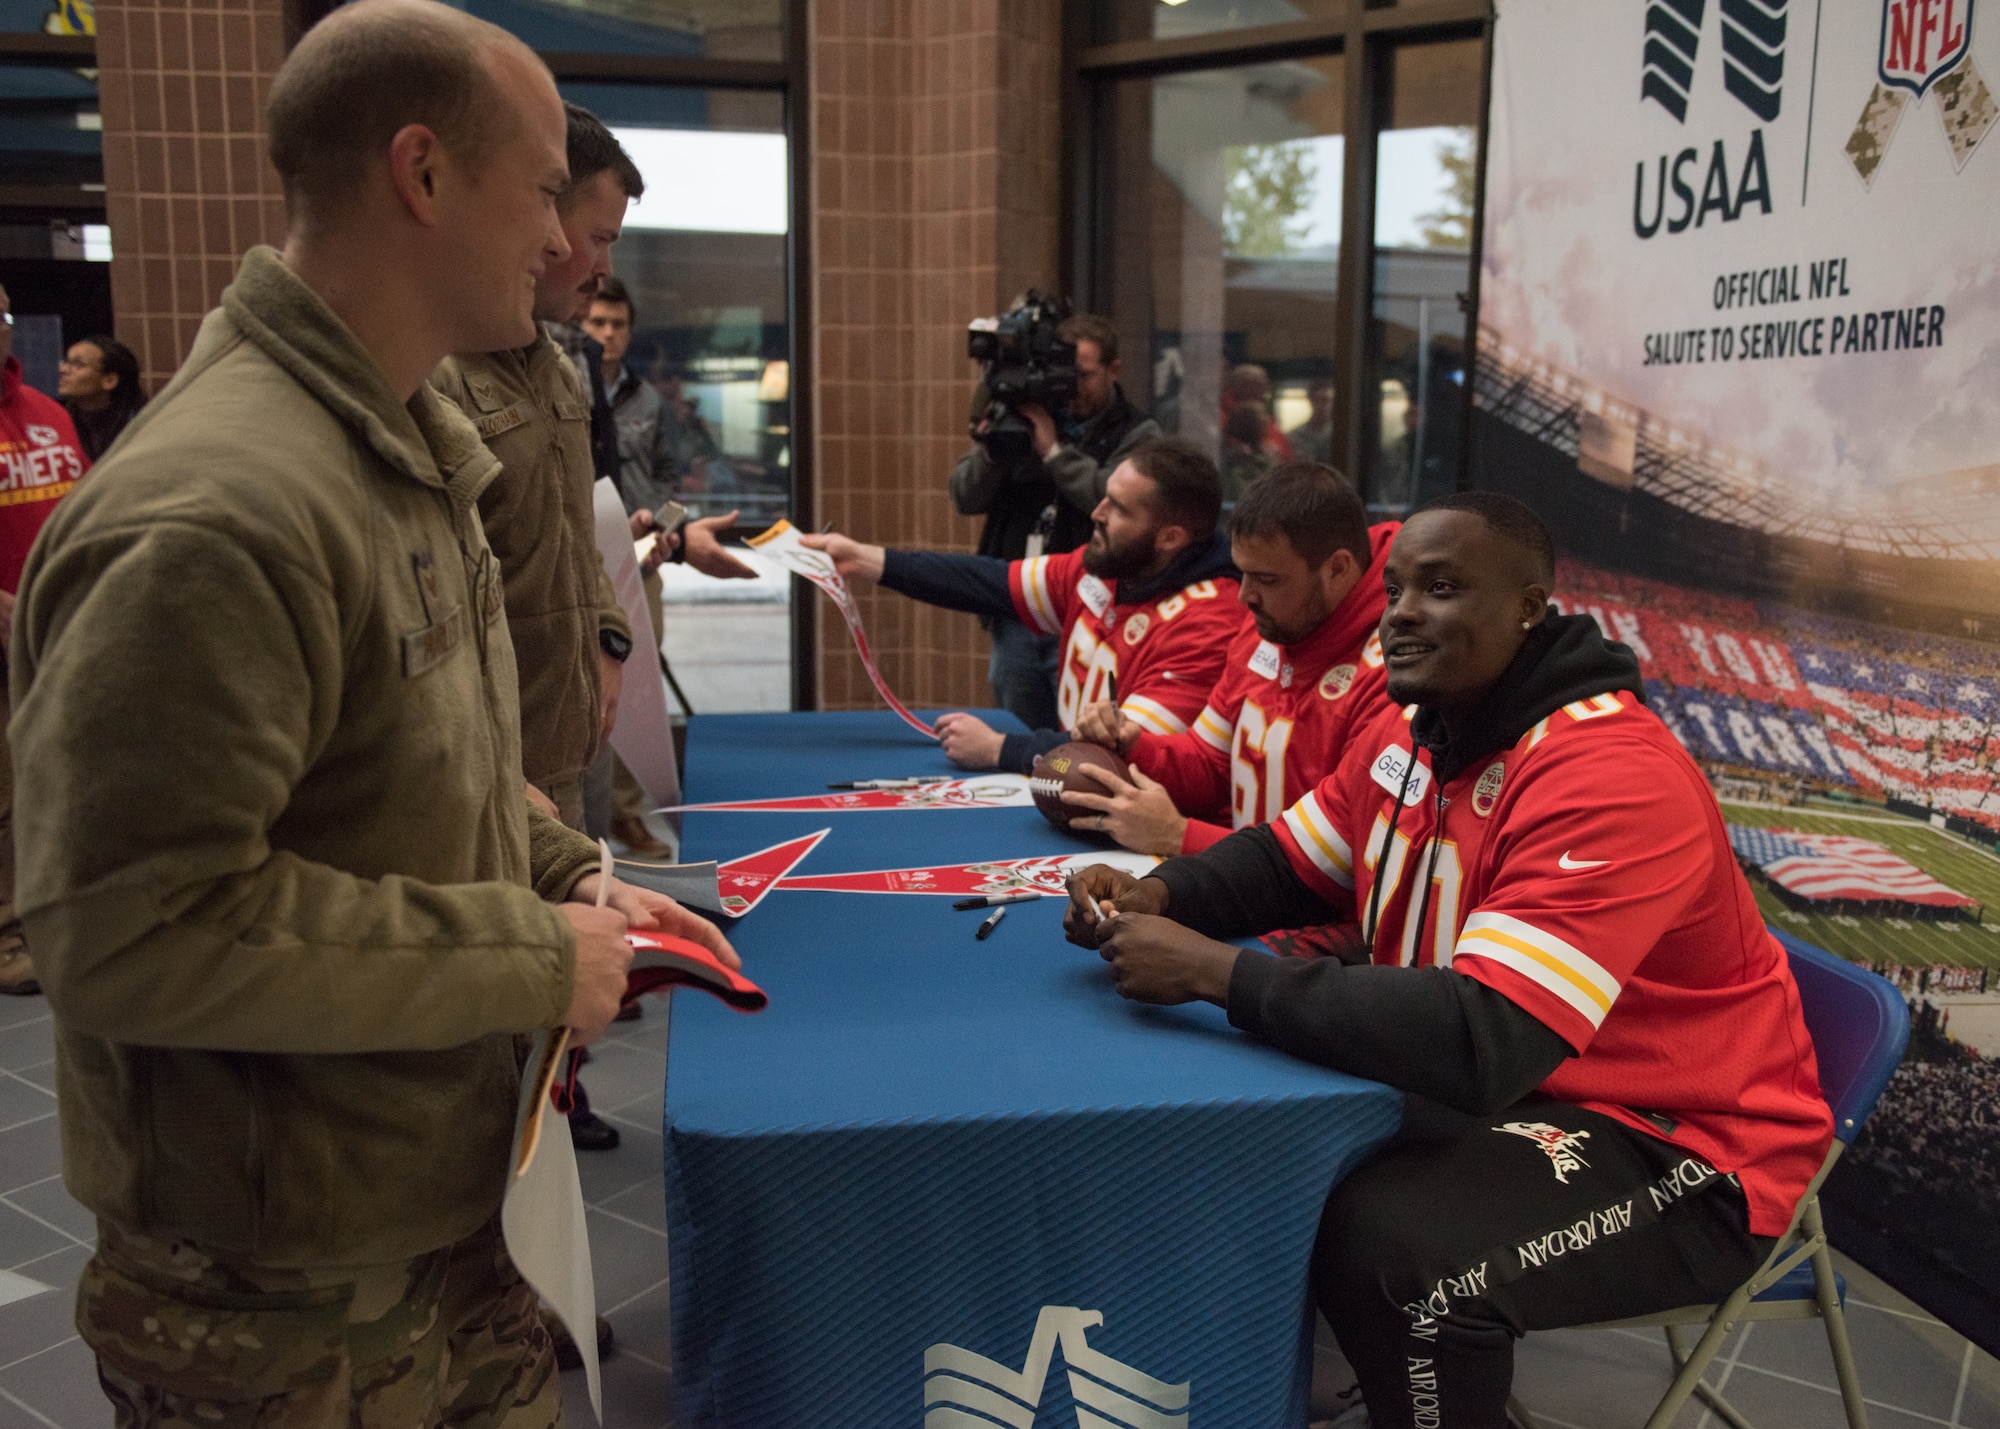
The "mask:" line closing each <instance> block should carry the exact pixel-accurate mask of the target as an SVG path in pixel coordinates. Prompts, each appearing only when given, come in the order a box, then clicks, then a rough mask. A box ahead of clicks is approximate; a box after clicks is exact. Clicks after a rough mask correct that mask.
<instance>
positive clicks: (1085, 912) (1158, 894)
mask: <svg viewBox="0 0 2000 1429" xmlns="http://www.w3.org/2000/svg"><path fill="white" fill-rule="evenodd" d="M1166 909H1167V885H1166V884H1164V883H1162V882H1160V880H1159V879H1157V878H1134V877H1133V876H1132V875H1131V874H1129V873H1127V872H1125V871H1124V870H1123V869H1119V868H1113V867H1111V866H1110V865H1109V864H1104V863H1093V864H1091V865H1090V866H1089V867H1088V868H1080V869H1078V870H1077V871H1076V872H1075V873H1072V874H1071V875H1070V876H1069V907H1068V908H1067V909H1065V910H1064V912H1063V935H1064V936H1065V937H1067V938H1068V939H1069V940H1070V941H1071V942H1072V943H1075V944H1076V945H1077V946H1078V947H1079V948H1095V947H1096V946H1097V940H1098V936H1099V932H1100V929H1101V928H1102V925H1103V924H1104V921H1105V919H1107V918H1110V919H1112V920H1113V921H1114V922H1115V921H1116V919H1117V917H1118V916H1119V915H1122V914H1125V913H1164V912H1166Z"/></svg>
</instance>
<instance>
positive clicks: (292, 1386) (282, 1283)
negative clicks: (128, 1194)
mask: <svg viewBox="0 0 2000 1429" xmlns="http://www.w3.org/2000/svg"><path fill="white" fill-rule="evenodd" d="M76 1323H77V1329H78V1330H79V1331H80V1332H81V1333H82V1335H83V1338H84V1341H85V1343H87V1344H88V1345H89V1346H90V1347H91V1349H93V1350H94V1351H96V1353H97V1372H98V1378H99V1380H100V1382H101V1383H102V1384H103V1386H104V1392H105V1394H106V1395H107V1396H108V1397H109V1398H110V1400H111V1403H112V1405H113V1407H114V1408H115V1409H116V1410H117V1422H118V1425H119V1429H128V1426H131V1429H140V1426H144V1429H152V1426H155V1425H173V1426H188V1429H194V1426H200V1427H201V1429H239V1426H240V1429H251V1426H253V1425H254V1426H256V1429H560V1426H561V1424H562V1394H561V1382H560V1380H559V1379H558V1377H557V1375H556V1365H555V1351H554V1348H553V1346H552V1345H551V1343H550V1341H549V1335H548V1331H547V1330H545V1329H544V1328H543V1327H542V1323H541V1319H540V1317H539V1316H538V1315H537V1314H536V1309H535V1293H534V1291H533V1290H532V1289H531V1288H530V1287H529V1286H528V1284H527V1282H526V1281H524V1280H522V1279H521V1276H520V1273H519V1272H518V1271H516V1270H515V1269H514V1263H513V1261H512V1260H511V1259H510V1258H509V1257H508V1255H507V1251H506V1247H505V1245H504V1243H503V1242H502V1240H501V1237H500V1226H499V1221H498V1219H497V1218H496V1219H495V1220H493V1221H492V1222H489V1223H488V1224H487V1225H486V1226H484V1227H483V1228H481V1229H480V1230H479V1231H477V1232H476V1233H474V1234H473V1235H471V1236H468V1237H466V1239H464V1240H462V1241H460V1242H458V1243H457V1244H456V1245H450V1246H446V1247H445V1248H444V1249H442V1250H437V1251H432V1252H431V1253H430V1254H428V1255H422V1256H419V1257H417V1258H416V1259H415V1260H412V1261H407V1262H404V1263H402V1264H398V1265H389V1266H369V1267H363V1268H359V1269H356V1268H352V1267H349V1268H344V1269H327V1270H277V1269H273V1268H271V1267H269V1266H259V1265H254V1264H250V1263H247V1262H244V1261H241V1260H239V1259H235V1258H232V1257H227V1256H221V1255H216V1254H210V1253H206V1252H203V1251H199V1250H197V1249H195V1248H194V1247H193V1246H191V1245H187V1244H185V1243H171V1242H167V1241H159V1240H151V1239H148V1238H146V1237H143V1236H135V1235H131V1234H127V1233H125V1232H122V1231H119V1230H117V1229H115V1228H113V1227H111V1226H108V1225H105V1224H103V1223H102V1222H100V1223H99V1226H98V1245H97V1254H96V1256H94V1257H93V1258H92V1259H91V1261H90V1263H89V1264H88V1265H87V1266H85V1267H84V1272H83V1281H82V1284H81V1285H80V1286H79V1287H78V1291H77V1307H76Z"/></svg>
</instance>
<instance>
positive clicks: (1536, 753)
mask: <svg viewBox="0 0 2000 1429" xmlns="http://www.w3.org/2000/svg"><path fill="white" fill-rule="evenodd" d="M1412 712H1413V711H1409V710H1394V709H1391V710H1390V711H1389V712H1387V713H1386V714H1385V715H1383V716H1381V717H1379V718H1378V719H1377V720H1376V721H1375V722H1374V723H1373V724H1372V725H1370V726H1369V727H1367V728H1365V729H1358V730H1356V731H1355V732H1354V735H1353V736H1352V739H1351V742H1350V744H1349V747H1348V753H1347V756H1346V757H1345V758H1343V759H1342V760H1341V762H1340V765H1339V767H1338V768H1337V769H1336V770H1335V771H1334V773H1333V774H1332V775H1331V776H1330V777H1328V778H1327V779H1325V780H1324V781H1322V782H1321V784H1320V786H1319V787H1318V788H1317V789H1315V790H1314V791H1313V792H1312V793H1311V794H1308V795H1307V796H1306V797H1305V798H1303V799H1301V800H1299V802H1298V803H1296V804H1294V805H1293V806H1292V807H1291V808H1290V809H1288V810H1286V812H1285V815H1284V817H1283V818H1282V819H1280V820H1279V821H1278V822H1277V823H1276V824H1275V825H1274V828H1275V831H1276V833H1277V836H1278V840H1279V842H1280V843H1281V845H1282V846H1283V847H1284V850H1285V854H1286V857H1287V858H1288V859H1289V860H1290V862H1291V865H1292V867H1293V868H1294V869H1295V870H1296V871H1297V872H1298V874H1299V876H1300V877H1301V878H1303V879H1304V880H1305V881H1306V882H1307V883H1308V884H1309V885H1311V887H1312V888H1313V889H1314V890H1315V891H1316V892H1318V893H1319V894H1320V896H1321V897H1323V898H1326V899H1328V900H1329V901H1333V902H1336V903H1339V904H1342V905H1346V904H1348V903H1350V902H1351V903H1352V904H1353V906H1354V907H1355V908H1356V909H1358V910H1359V912H1360V916H1361V919H1362V923H1363V927H1362V930H1361V931H1362V936H1363V937H1364V938H1366V939H1368V940H1369V941H1372V943H1373V944H1374V948H1375V961H1376V962H1378V963H1388V964H1404V965H1409V964H1424V963H1436V964H1443V965H1448V966H1450V967H1451V968H1452V969H1453V970H1454V971H1457V972H1460V973H1463V974H1464V975H1465V976H1467V977H1470V978H1474V979H1477V980H1478V981H1480V982H1482V983H1485V984H1486V985H1487V986H1488V987H1491V988H1493V989H1494V990H1495V991H1496V992H1499V993H1500V994H1502V995H1503V996H1505V997H1506V998H1507V999H1508V1000H1509V1001H1511V1002H1513V1003H1515V1004H1516V1005H1518V1006H1520V1007H1521V1008H1523V1009H1525V1010H1526V1011H1527V1012H1529V1013H1531V1014H1532V1015H1534V1016H1535V1017H1536V1018H1537V1019H1539V1020H1540V1021H1541V1022H1543V1023H1544V1024H1545V1025H1547V1026H1548V1027H1549V1028H1551V1029H1552V1030H1554V1031H1555V1032H1556V1033H1557V1034H1558V1035H1559V1036H1561V1037H1562V1038H1563V1039H1564V1040H1565V1041H1566V1042H1568V1043H1569V1045H1570V1046H1571V1047H1573V1048H1575V1049H1576V1052H1577V1055H1576V1056H1574V1057H1572V1058H1570V1059H1569V1060H1567V1061H1565V1062H1564V1063H1563V1064H1562V1066H1560V1067H1558V1068H1557V1069H1556V1071H1555V1072H1554V1073H1553V1074H1552V1075H1551V1076H1550V1077H1549V1079H1548V1080H1547V1081H1545V1082H1544V1083H1542V1086H1541V1088H1540V1090H1541V1091H1542V1092H1544V1093H1545V1094H1547V1095H1548V1096H1551V1097H1554V1098H1557V1099H1559V1100H1561V1101H1566V1102H1570V1103H1572V1104H1575V1105H1578V1106H1584V1107H1588V1108H1589V1109H1590V1110H1592V1111H1596V1112H1601V1113H1603V1114H1604V1115H1606V1116H1610V1117H1613V1118H1616V1119H1617V1120H1619V1121H1622V1122H1624V1123H1625V1124H1626V1125H1628V1126H1632V1127H1635V1128H1637V1129H1638V1130H1640V1131H1642V1132H1646V1133H1648V1134H1650V1135H1653V1136H1660V1137H1663V1138H1664V1139H1666V1140H1667V1141H1669V1142H1672V1143H1673V1144H1674V1145H1676V1146H1681V1147H1684V1148H1686V1149H1687V1150H1688V1151H1691V1152H1693V1153H1694V1154H1695V1155H1697V1156H1699V1157H1701V1158H1702V1159H1703V1160H1705V1161H1707V1162H1708V1163H1709V1164H1710V1165H1712V1166H1714V1167H1715V1168H1716V1169H1717V1170H1720V1171H1725V1172H1734V1173H1735V1174H1736V1176H1737V1179H1738V1180H1739V1181H1740V1182H1741V1183H1742V1186H1743V1193H1744V1196H1745V1197H1746V1198H1747V1199H1748V1201H1749V1205H1750V1229H1751V1231H1752V1232H1754V1233H1755V1234H1758V1235H1778V1234H1781V1233H1782V1232H1783V1231H1784V1229H1785V1227H1786V1226H1787V1225H1788V1224H1790V1221H1791V1216H1792V1210H1793V1208H1794V1206H1795V1205H1796V1204H1797V1202H1798V1198H1799V1196H1800V1195H1801V1194H1802V1193H1803V1192H1804V1191H1805V1187H1806V1183H1807V1182H1808V1181H1810V1180H1811V1179H1812V1176H1813V1174H1814V1173H1815V1172H1817V1171H1818V1170H1819V1166H1820V1162H1821V1160H1822V1159H1823V1157H1824V1156H1825V1154H1826V1148H1827V1145H1828V1143H1829V1141H1830V1140H1831V1138H1832V1135H1833V1117H1832V1114H1831V1113H1830V1112H1829V1111H1828V1110H1827V1105H1826V1102H1825V1100H1824V1099H1823V1097H1822V1095H1821V1093H1820V1087H1819V1073H1818V1066H1817V1063H1816V1062H1815V1060H1814V1058H1813V1048H1812V1041H1811V1038H1810V1037H1809V1036H1808V1035H1807V1032H1806V1028H1805V1021H1804V1017H1803V1015H1802V1013H1801V1011H1800V1007H1799V993H1798V987H1797V985H1796V984H1794V983H1793V981H1792V975H1791V970H1790V967H1789V965H1788V964H1787V962H1786V960H1785V954H1784V950H1783V949H1782V948H1780V947H1779V946H1778V943H1777V940H1776V939H1774V938H1773V937H1772V936H1771V935H1770V932H1769V930H1767V929H1766V928H1765V927H1764V921H1763V918H1762V916H1761V915H1760V914H1759V913H1758V911H1757V904H1756V900H1755V899H1754V898H1753V897H1752V896H1751V893H1750V888H1749V885H1748V884H1747V883H1745V882H1744V880H1743V874H1742V873H1741V871H1739V870H1738V868H1737V866H1736V859H1735V857H1734V855H1733V854H1732V852H1731V850H1730V846H1729V837H1728V833H1727V831H1726V829H1725V828H1724V826H1723V822H1722V814H1721V811H1720V810H1719V809H1718V808H1717V807H1716V803H1715V798H1714V796H1713V795H1712V794H1711V793H1710V792H1709V788H1708V785H1707V782H1706V781H1705V780H1704V779H1703V778H1702V776H1701V772H1700V771H1699V770H1698V769H1696V768H1695V766H1694V763H1693V761H1692V760H1690V759H1689V758H1688V756H1687V754H1686V753H1685V752H1684V751H1683V750H1682V749H1681V747H1680V745H1679V744H1678V743H1676V742H1675V740H1674V738H1673V736H1672V735H1671V734H1669V733H1668V732H1667V729H1666V727H1665V726H1664V725H1662V724H1661V723H1660V721H1659V719H1658V718H1657V717H1655V716H1654V715H1653V714H1652V713H1651V712H1650V711H1649V710H1647V709H1646V708H1645V706H1643V705H1641V704H1640V703H1638V701H1637V700H1636V699H1635V698H1634V697H1633V696H1632V695H1630V694H1604V695H1599V696H1596V697H1595V698H1593V699H1588V700H1581V701H1578V702H1577V703H1574V704H1570V705H1565V706H1564V707H1563V708H1562V709H1560V710H1558V711H1557V712H1556V713H1555V714H1552V715H1550V716H1549V717H1548V718H1547V719H1545V720H1543V721H1542V722H1541V723H1540V724H1538V725H1536V726H1535V727H1534V728H1533V729H1531V730H1529V731H1528V732H1527V733H1526V734H1525V735H1523V736H1522V737H1521V739H1520V740H1519V742H1518V743H1516V744H1515V745H1514V747H1513V748H1511V749H1508V750H1503V751H1501V752H1500V753H1498V754H1496V755H1494V756H1493V757H1492V758H1490V759H1487V760H1483V761H1481V762H1480V763H1479V764H1478V765H1477V766H1476V767H1474V768H1471V769H1467V770H1465V771H1463V772H1462V773H1460V774H1459V775H1458V776H1457V777H1455V778H1454V779H1452V780H1451V781H1450V782H1449V783H1448V784H1446V785H1445V786H1444V788H1443V789H1442V790H1441V791H1439V790H1435V789H1433V788H1432V787H1431V784H1432V781H1431V769H1430V755H1429V752H1428V751H1423V752H1420V753H1418V755H1417V756H1416V758H1417V768H1416V770H1415V771H1414V773H1412V774H1411V776H1410V781H1409V792H1408V793H1407V794H1406V795H1405V807H1404V809H1403V811H1402V815H1401V817H1400V818H1399V819H1398V820H1397V821H1396V832H1395V841H1394V843H1393V845H1392V846H1391V848H1390V850H1389V853H1388V856H1387V860H1386V866H1385V870H1384V872H1383V874H1382V876H1383V878H1384V880H1385V882H1384V884H1383V889H1382V897H1381V906H1380V909H1379V912H1378V915H1377V919H1376V923H1375V926H1372V927H1371V926H1369V925H1368V906H1369V899H1370V896H1371V893H1372V891H1373V885H1374V882H1375V879H1376V875H1377V869H1378V865H1382V864H1383V862H1384V861H1383V858H1382V846H1383V844H1384V842H1385V841H1386V838H1387V835H1388V832H1389V814H1390V810H1391V808H1392V806H1393V805H1394V804H1395V801H1396V790H1397V788H1398V786H1399V784H1400V783H1401V782H1402V779H1403V774H1404V771H1405V770H1406V769H1407V768H1408V765H1409V760H1410V757H1411V744H1412V740H1411V733H1410V723H1409V718H1410V714H1411V713H1412ZM1440 795H1441V797H1442V800H1443V809H1442V828H1441V829H1440V828H1439V823H1440V815H1439V809H1438V799H1439V797H1440ZM1433 834H1436V838H1435V839H1433V837H1432V836H1433ZM1357 846H1358V847H1361V848H1362V850H1363V852H1362V856H1361V857H1360V859H1358V860H1357V859H1356V858H1355V857H1354V855H1353V850H1354V848H1356V847H1357ZM1413 848H1414V849H1415V850H1416V852H1415V854H1414V856H1413V855H1412V849H1413ZM1412 865H1421V866H1422V867H1423V868H1426V869H1429V870H1430V876H1429V879H1428V883H1429V893H1428V898H1427V899H1425V898H1423V897H1422V895H1421V893H1420V891H1419V888H1418V884H1419V883H1420V881H1423V877H1424V876H1423V874H1422V873H1420V872H1419V873H1415V874H1414V875H1413V872H1412V867H1411V866H1412ZM1413 896H1415V897H1416V898H1417V899H1418V900H1419V901H1421V902H1423V904H1424V912H1423V915H1422V926H1421V927H1418V926H1417V925H1416V924H1415V923H1414V922H1413V921H1412V919H1411V917H1410V913H1411V905H1412V901H1413Z"/></svg>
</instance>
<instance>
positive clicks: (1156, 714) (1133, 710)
mask: <svg viewBox="0 0 2000 1429" xmlns="http://www.w3.org/2000/svg"><path fill="white" fill-rule="evenodd" d="M1118 712H1119V713H1120V714H1122V715H1124V716H1125V718H1127V719H1129V720H1131V721H1132V723H1134V724H1136V725H1138V726H1139V728H1141V729H1143V730H1145V731H1146V732H1147V733H1149V734H1180V733H1183V732H1184V731H1185V730H1186V729H1187V721H1186V720H1183V719H1182V718H1181V717H1180V716H1179V715H1177V714H1175V713H1174V712H1173V711H1172V710H1170V709H1168V708H1167V707H1166V706H1165V705H1163V704H1161V703H1160V702H1159V701H1158V700H1154V699H1148V698H1147V697H1146V696H1144V695H1127V696H1126V697H1125V698H1124V699H1122V700H1120V701H1119V702H1118ZM1225 747H1226V746H1225Z"/></svg>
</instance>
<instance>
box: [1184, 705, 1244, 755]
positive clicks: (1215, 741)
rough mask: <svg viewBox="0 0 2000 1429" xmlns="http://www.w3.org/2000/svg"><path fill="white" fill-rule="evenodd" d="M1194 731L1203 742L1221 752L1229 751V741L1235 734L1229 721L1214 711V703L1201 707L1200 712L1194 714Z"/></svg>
mask: <svg viewBox="0 0 2000 1429" xmlns="http://www.w3.org/2000/svg"><path fill="white" fill-rule="evenodd" d="M1194 732H1195V737H1196V738H1197V739H1199V740H1200V741H1201V742H1202V743H1203V744H1206V745H1207V746H1208V747H1209V748H1210V749H1213V750H1216V751H1218V752H1220V753H1223V754H1227V753H1229V746H1230V742H1231V741H1232V740H1233V739H1234V738H1235V736H1236V731H1235V730H1234V729H1233V728H1232V727H1231V726H1230V724H1229V721H1228V720H1225V719H1224V718H1223V717H1222V716H1221V715H1219V714H1217V713H1216V712H1215V706H1214V705H1203V706H1202V707H1201V713H1200V714H1198V715H1196V716H1195V721H1194Z"/></svg>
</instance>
